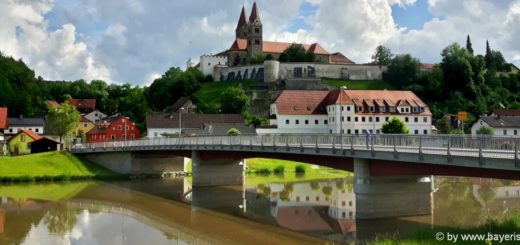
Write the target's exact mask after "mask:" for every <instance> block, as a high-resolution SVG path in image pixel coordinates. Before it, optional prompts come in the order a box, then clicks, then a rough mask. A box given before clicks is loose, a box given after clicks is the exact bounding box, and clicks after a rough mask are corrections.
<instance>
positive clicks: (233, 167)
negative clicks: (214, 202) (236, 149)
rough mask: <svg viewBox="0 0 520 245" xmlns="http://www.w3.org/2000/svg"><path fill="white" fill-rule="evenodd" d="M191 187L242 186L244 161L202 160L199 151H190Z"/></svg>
mask: <svg viewBox="0 0 520 245" xmlns="http://www.w3.org/2000/svg"><path fill="white" fill-rule="evenodd" d="M191 160H192V170H191V172H192V174H193V187H202V186H225V185H242V184H243V183H244V166H245V159H239V160H237V159H231V158H229V159H214V160H203V159H201V157H200V152H199V151H192V154H191Z"/></svg>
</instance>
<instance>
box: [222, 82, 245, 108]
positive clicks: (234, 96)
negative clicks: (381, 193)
mask: <svg viewBox="0 0 520 245" xmlns="http://www.w3.org/2000/svg"><path fill="white" fill-rule="evenodd" d="M220 107H221V110H222V113H244V112H245V111H246V110H247V109H248V108H249V97H248V96H247V95H246V93H245V92H244V90H243V89H241V88H239V87H229V88H226V90H224V92H222V94H221V95H220Z"/></svg>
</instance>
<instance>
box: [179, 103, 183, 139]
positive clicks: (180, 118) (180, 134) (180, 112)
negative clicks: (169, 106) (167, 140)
mask: <svg viewBox="0 0 520 245" xmlns="http://www.w3.org/2000/svg"><path fill="white" fill-rule="evenodd" d="M182 110H184V107H181V108H179V138H182Z"/></svg>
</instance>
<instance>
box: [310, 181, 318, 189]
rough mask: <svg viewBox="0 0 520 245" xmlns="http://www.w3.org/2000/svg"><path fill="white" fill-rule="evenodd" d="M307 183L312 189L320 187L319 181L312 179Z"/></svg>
mask: <svg viewBox="0 0 520 245" xmlns="http://www.w3.org/2000/svg"><path fill="white" fill-rule="evenodd" d="M309 184H310V186H311V189H312V190H318V189H320V182H319V181H316V180H313V181H311V182H310V183H309Z"/></svg>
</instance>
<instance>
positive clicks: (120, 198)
mask: <svg viewBox="0 0 520 245" xmlns="http://www.w3.org/2000/svg"><path fill="white" fill-rule="evenodd" d="M247 178H252V177H247V176H246V181H245V183H246V184H245V185H244V186H226V187H211V188H195V189H193V188H192V187H191V179H190V178H189V177H185V178H172V179H148V180H133V181H124V182H94V181H92V182H70V183H37V184H12V185H2V186H0V244H337V243H349V242H353V241H370V240H373V239H374V238H375V237H385V236H406V235H407V234H411V233H414V232H417V231H418V230H419V229H428V228H431V227H474V226H477V225H479V224H482V223H484V222H486V221H487V220H488V219H490V218H493V219H497V220H501V219H503V218H507V217H508V216H509V215H512V214H513V213H515V212H517V211H519V209H520V185H519V183H518V182H513V181H508V180H494V179H482V178H458V177H434V178H433V179H434V182H433V192H432V193H431V197H432V198H431V202H430V203H429V205H430V206H429V207H422V208H427V209H430V210H431V214H430V215H421V216H408V217H396V218H388V219H377V220H360V219H356V208H357V207H356V195H355V194H354V191H353V189H354V187H353V178H352V177H342V178H337V179H329V180H314V181H308V180H305V179H302V180H298V181H297V182H290V183H288V182H284V178H282V177H280V178H278V179H274V180H273V178H272V177H265V181H264V182H263V183H262V181H261V179H262V178H261V177H258V176H256V177H254V178H255V181H254V182H255V184H248V181H247ZM292 179H293V180H294V178H292Z"/></svg>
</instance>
